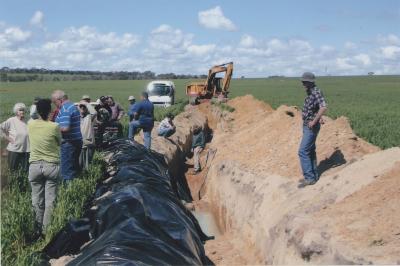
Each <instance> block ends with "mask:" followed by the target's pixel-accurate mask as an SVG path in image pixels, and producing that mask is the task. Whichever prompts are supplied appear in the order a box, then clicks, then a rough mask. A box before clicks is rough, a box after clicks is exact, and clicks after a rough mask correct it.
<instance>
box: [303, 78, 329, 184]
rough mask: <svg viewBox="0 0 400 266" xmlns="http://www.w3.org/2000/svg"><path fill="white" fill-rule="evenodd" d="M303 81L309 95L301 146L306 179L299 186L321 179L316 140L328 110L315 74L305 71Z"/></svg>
mask: <svg viewBox="0 0 400 266" xmlns="http://www.w3.org/2000/svg"><path fill="white" fill-rule="evenodd" d="M301 81H302V83H303V86H304V88H305V90H306V93H307V97H306V98H305V100H304V107H303V112H302V118H303V138H302V140H301V144H300V148H299V157H300V164H301V168H302V170H303V176H304V179H302V180H300V184H299V188H303V187H305V186H309V185H314V184H315V183H316V182H317V181H318V179H319V176H318V172H317V154H316V151H315V150H316V146H315V141H316V140H317V136H318V132H319V130H320V127H321V123H320V120H321V117H322V115H323V114H324V113H325V112H326V110H327V104H326V102H325V98H324V96H323V95H322V92H321V91H320V90H319V89H318V88H317V86H316V85H315V75H314V74H313V73H311V72H305V73H304V74H303V76H302V79H301Z"/></svg>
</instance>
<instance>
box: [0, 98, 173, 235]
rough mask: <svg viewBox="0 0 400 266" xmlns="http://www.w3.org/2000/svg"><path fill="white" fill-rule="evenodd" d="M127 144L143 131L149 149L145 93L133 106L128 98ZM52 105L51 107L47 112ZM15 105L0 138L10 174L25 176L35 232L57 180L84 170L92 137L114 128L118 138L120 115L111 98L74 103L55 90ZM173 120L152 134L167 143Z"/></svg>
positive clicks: (149, 110)
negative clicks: (34, 222)
mask: <svg viewBox="0 0 400 266" xmlns="http://www.w3.org/2000/svg"><path fill="white" fill-rule="evenodd" d="M128 99H129V101H130V103H131V105H130V108H129V112H128V115H129V120H130V122H129V136H128V137H129V139H131V140H133V141H134V136H135V134H136V133H137V131H138V130H139V129H142V130H143V134H144V144H145V146H146V148H148V149H150V145H151V135H150V134H151V131H152V129H153V127H154V106H153V104H152V103H151V102H150V101H149V99H148V94H147V93H146V92H143V93H142V100H141V101H140V102H138V103H136V101H135V98H134V97H133V96H129V98H128ZM52 104H53V105H54V108H52ZM26 111H27V107H26V105H25V104H23V103H16V104H15V105H14V108H13V112H14V114H15V115H14V116H13V117H11V118H9V119H7V120H6V121H4V122H3V123H1V124H0V133H1V136H2V137H4V138H5V139H6V140H7V141H8V145H7V150H8V165H9V169H10V171H13V172H14V171H16V170H22V171H28V180H29V182H30V185H31V189H32V205H33V208H34V211H35V214H36V222H37V224H38V228H39V229H40V230H41V231H42V232H44V231H43V230H44V229H45V228H46V227H47V226H48V224H49V222H50V219H51V213H52V210H53V205H54V202H55V199H56V196H57V189H58V187H59V184H60V183H61V182H60V181H62V182H63V183H64V184H68V183H69V182H71V180H73V179H74V178H76V177H77V176H78V174H79V173H80V172H81V170H82V169H85V170H87V169H88V167H89V165H90V163H91V161H92V159H93V155H94V152H95V148H96V144H97V143H96V134H97V135H102V134H104V133H105V131H106V130H107V128H108V127H113V128H117V129H118V134H119V136H120V137H121V136H122V124H121V122H120V120H121V119H122V118H123V116H124V114H125V112H124V109H123V108H122V106H121V105H120V104H119V103H117V102H115V101H114V99H113V97H112V96H111V95H108V96H101V97H100V98H99V99H98V100H97V101H96V102H95V103H92V102H91V99H90V97H89V96H88V95H84V96H83V97H82V98H81V100H80V101H79V102H78V103H73V102H71V101H70V100H69V98H68V95H67V94H66V93H65V92H64V91H61V90H56V91H54V92H53V93H52V95H51V99H50V98H39V97H36V98H35V99H34V102H33V104H32V106H31V107H30V108H29V117H30V118H29V121H28V122H26V120H27V119H26V118H27V116H28V115H27V114H26ZM173 119H174V116H173V115H172V114H168V115H167V116H166V117H165V119H164V120H163V121H162V122H161V123H160V126H159V129H158V135H159V136H162V137H165V138H168V137H170V136H171V135H172V134H174V133H175V130H176V127H175V125H174V123H173Z"/></svg>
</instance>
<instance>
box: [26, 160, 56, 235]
mask: <svg viewBox="0 0 400 266" xmlns="http://www.w3.org/2000/svg"><path fill="white" fill-rule="evenodd" d="M28 179H29V183H30V184H31V188H32V206H33V209H34V211H35V216H36V222H37V223H38V225H39V226H40V227H41V228H42V230H45V229H46V227H47V226H48V225H49V223H50V220H51V214H52V212H53V207H54V202H55V200H56V197H57V189H58V186H59V183H60V167H59V165H58V164H55V163H49V162H45V161H37V162H32V163H31V165H30V166H29V175H28Z"/></svg>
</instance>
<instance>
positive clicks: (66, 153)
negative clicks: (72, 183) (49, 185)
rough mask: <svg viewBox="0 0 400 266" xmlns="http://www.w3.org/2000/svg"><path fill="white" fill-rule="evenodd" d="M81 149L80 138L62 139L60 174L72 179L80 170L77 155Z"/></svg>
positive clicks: (66, 178) (64, 177)
mask: <svg viewBox="0 0 400 266" xmlns="http://www.w3.org/2000/svg"><path fill="white" fill-rule="evenodd" d="M81 150H82V140H68V141H66V140H63V142H62V143H61V176H62V178H63V179H65V180H72V179H74V178H75V177H77V175H78V174H79V172H80V166H79V156H80V154H81Z"/></svg>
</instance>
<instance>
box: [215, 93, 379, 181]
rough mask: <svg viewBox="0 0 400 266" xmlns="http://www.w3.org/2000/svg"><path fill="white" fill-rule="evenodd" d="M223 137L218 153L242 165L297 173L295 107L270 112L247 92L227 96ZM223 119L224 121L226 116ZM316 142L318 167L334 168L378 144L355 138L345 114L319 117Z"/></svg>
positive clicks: (297, 114)
mask: <svg viewBox="0 0 400 266" xmlns="http://www.w3.org/2000/svg"><path fill="white" fill-rule="evenodd" d="M229 105H231V106H232V107H234V108H235V111H234V112H233V113H231V114H230V116H231V117H230V120H231V121H232V122H231V123H230V126H226V125H225V127H224V131H226V130H227V129H229V132H226V133H227V134H229V136H226V134H225V135H224V134H223V135H220V136H218V137H217V138H218V141H217V143H218V148H219V150H221V152H222V153H223V155H221V154H220V157H228V158H230V159H233V160H237V161H239V162H240V163H241V164H243V166H244V167H245V168H246V169H252V170H253V171H255V172H258V173H262V172H264V173H265V172H267V173H271V174H279V175H281V176H286V177H295V178H299V177H301V172H300V164H299V159H298V156H297V150H298V147H299V145H300V141H301V136H302V128H301V127H302V120H301V111H300V110H299V109H298V108H296V107H289V106H281V107H279V108H278V109H277V110H273V109H272V108H271V107H270V106H269V105H268V104H265V103H264V102H261V101H259V100H256V99H255V98H254V97H253V96H249V95H247V96H243V97H238V98H235V99H233V100H232V101H230V102H229ZM228 120H229V119H228ZM324 120H325V124H324V125H323V126H322V128H321V131H320V134H319V137H318V140H317V157H318V160H319V161H320V165H319V170H320V172H322V173H323V172H325V171H327V170H329V169H331V170H338V169H341V167H343V166H344V165H346V164H349V163H351V162H353V161H355V160H357V159H359V158H361V157H362V156H363V155H365V154H368V153H371V152H376V151H379V148H378V147H376V146H374V145H372V144H369V143H367V142H366V141H364V140H362V139H360V138H359V137H357V136H356V135H355V134H354V132H353V130H352V129H351V127H350V124H349V122H348V120H347V118H345V117H340V118H338V119H336V120H333V119H330V118H328V117H326V118H324Z"/></svg>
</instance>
